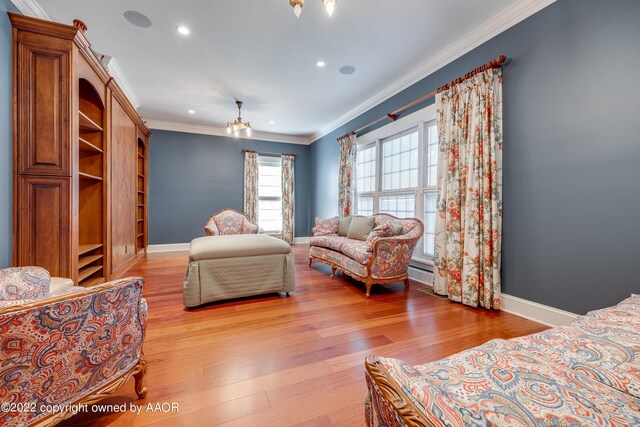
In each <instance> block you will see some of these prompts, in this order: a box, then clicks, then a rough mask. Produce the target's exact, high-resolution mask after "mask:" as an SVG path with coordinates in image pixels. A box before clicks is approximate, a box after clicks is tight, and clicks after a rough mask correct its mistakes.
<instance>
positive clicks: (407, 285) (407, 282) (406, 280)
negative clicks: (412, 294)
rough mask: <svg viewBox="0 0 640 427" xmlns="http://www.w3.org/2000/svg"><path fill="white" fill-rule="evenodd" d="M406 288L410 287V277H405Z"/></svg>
mask: <svg viewBox="0 0 640 427" xmlns="http://www.w3.org/2000/svg"><path fill="white" fill-rule="evenodd" d="M404 288H405V289H409V278H408V277H407V278H406V279H404Z"/></svg>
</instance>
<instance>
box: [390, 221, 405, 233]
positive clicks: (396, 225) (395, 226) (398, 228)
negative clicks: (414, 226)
mask: <svg viewBox="0 0 640 427" xmlns="http://www.w3.org/2000/svg"><path fill="white" fill-rule="evenodd" d="M389 225H390V226H391V229H392V230H393V234H392V235H393V236H399V235H401V234H402V229H403V227H404V226H403V225H402V223H401V222H400V221H397V220H395V219H392V220H391V221H389Z"/></svg>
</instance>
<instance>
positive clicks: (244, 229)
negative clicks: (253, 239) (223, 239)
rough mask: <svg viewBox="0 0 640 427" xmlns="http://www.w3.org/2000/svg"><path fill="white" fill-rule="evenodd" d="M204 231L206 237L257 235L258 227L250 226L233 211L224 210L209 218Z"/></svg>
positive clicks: (244, 217)
mask: <svg viewBox="0 0 640 427" xmlns="http://www.w3.org/2000/svg"><path fill="white" fill-rule="evenodd" d="M204 231H205V233H207V236H224V235H228V234H258V226H257V225H256V224H252V223H251V221H249V218H247V217H246V216H245V215H244V214H241V213H240V212H238V211H235V210H233V209H225V210H223V211H220V212H218V213H217V214H215V215H213V216H212V217H211V218H209V221H207V225H206V226H205V227H204Z"/></svg>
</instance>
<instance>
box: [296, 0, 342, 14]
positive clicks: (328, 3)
mask: <svg viewBox="0 0 640 427" xmlns="http://www.w3.org/2000/svg"><path fill="white" fill-rule="evenodd" d="M320 1H321V2H322V4H323V5H324V7H325V8H326V9H327V13H328V14H329V16H333V10H334V9H335V8H336V3H337V2H338V0H320ZM289 4H290V5H291V7H292V8H293V13H295V14H296V18H300V14H301V13H302V8H303V7H304V0H289Z"/></svg>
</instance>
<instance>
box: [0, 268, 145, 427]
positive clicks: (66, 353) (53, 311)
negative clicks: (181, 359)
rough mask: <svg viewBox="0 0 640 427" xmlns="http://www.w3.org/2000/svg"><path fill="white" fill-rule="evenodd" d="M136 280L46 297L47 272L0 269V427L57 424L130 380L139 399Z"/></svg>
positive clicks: (141, 324)
mask: <svg viewBox="0 0 640 427" xmlns="http://www.w3.org/2000/svg"><path fill="white" fill-rule="evenodd" d="M142 283H143V282H142V279H141V278H129V279H122V280H117V281H113V282H110V283H105V284H102V285H99V286H95V287H92V288H77V287H74V288H72V289H71V290H67V291H65V292H63V294H61V295H50V294H49V291H48V287H49V278H48V273H47V272H46V270H44V269H41V268H37V267H26V268H22V269H20V268H14V269H7V270H0V297H1V298H3V299H2V301H0V400H1V401H2V403H3V410H2V411H0V426H21V427H22V426H34V425H54V424H57V423H58V422H60V421H62V420H64V419H66V418H68V417H70V416H71V415H73V411H75V409H74V408H75V407H74V406H72V405H77V404H85V403H86V404H90V403H93V402H96V401H98V400H100V399H102V398H104V397H105V395H107V394H109V393H111V392H113V391H115V390H117V389H118V388H120V387H121V386H122V385H124V383H125V382H126V381H127V380H128V379H129V378H130V377H132V376H133V377H135V389H136V392H137V394H138V396H139V397H143V396H144V395H145V393H146V389H145V388H144V387H143V386H142V379H143V376H144V374H145V372H146V362H145V359H144V356H143V353H142V343H143V341H144V330H145V321H146V317H147V305H146V302H145V300H144V299H143V298H142ZM7 298H8V299H7Z"/></svg>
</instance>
